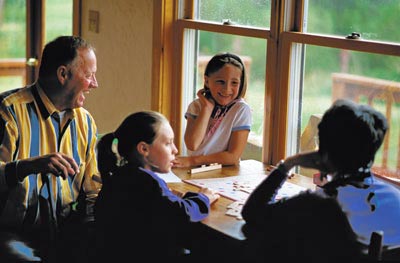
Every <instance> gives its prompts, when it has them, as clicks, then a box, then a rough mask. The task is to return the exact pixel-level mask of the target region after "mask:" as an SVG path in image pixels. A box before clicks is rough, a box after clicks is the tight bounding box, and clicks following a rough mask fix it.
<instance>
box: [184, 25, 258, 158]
mask: <svg viewBox="0 0 400 263" xmlns="http://www.w3.org/2000/svg"><path fill="white" fill-rule="evenodd" d="M192 31H193V30H192ZM193 32H194V31H193ZM198 33H199V34H198V36H199V37H198V39H199V41H198V43H199V44H198V47H197V48H196V50H195V53H196V54H197V55H195V56H196V58H197V59H196V61H194V62H193V63H194V64H193V66H189V67H191V68H194V69H195V70H193V75H194V77H193V78H191V79H192V80H191V81H193V82H192V83H194V84H190V83H188V82H187V81H185V83H188V84H185V85H187V86H194V87H195V88H194V89H193V88H191V87H187V86H186V87H184V96H185V97H186V98H187V99H186V100H185V101H186V103H184V104H185V105H183V110H184V112H185V111H186V109H187V106H188V103H190V102H191V101H192V100H193V99H194V98H195V97H196V93H197V91H198V90H199V89H201V88H203V85H204V83H203V79H204V69H205V67H206V65H207V63H208V61H209V60H210V59H211V57H212V56H213V55H215V54H217V53H220V52H230V53H234V54H236V55H238V56H239V57H240V58H241V59H242V60H243V63H244V64H245V67H246V72H247V76H248V80H247V81H248V82H247V84H248V85H247V92H246V98H245V100H246V101H247V103H249V105H250V107H251V108H252V110H253V125H252V128H251V132H250V136H249V142H251V144H249V145H248V146H249V147H248V149H247V151H246V153H245V154H244V155H243V159H257V160H261V145H262V134H263V132H262V131H263V118H264V116H263V115H264V90H265V65H266V43H265V40H263V39H258V38H249V37H241V36H234V35H227V34H219V33H212V32H206V31H199V32H198ZM184 68H188V67H186V66H184ZM184 75H186V74H184ZM187 79H188V78H186V80H187ZM184 123H185V126H186V121H184Z"/></svg>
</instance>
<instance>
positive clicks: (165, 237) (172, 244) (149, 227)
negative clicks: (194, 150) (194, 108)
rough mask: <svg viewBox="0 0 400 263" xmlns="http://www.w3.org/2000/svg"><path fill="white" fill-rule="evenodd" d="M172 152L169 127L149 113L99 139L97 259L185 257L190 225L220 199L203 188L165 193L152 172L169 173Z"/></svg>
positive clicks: (163, 184)
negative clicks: (99, 187) (179, 194)
mask: <svg viewBox="0 0 400 263" xmlns="http://www.w3.org/2000/svg"><path fill="white" fill-rule="evenodd" d="M177 152H178V150H177V148H176V146H175V144H174V132H173V130H172V128H171V126H170V124H169V122H168V121H167V119H166V118H165V117H164V116H163V115H162V114H160V113H158V112H154V111H140V112H136V113H133V114H131V115H129V116H128V117H126V118H125V120H124V121H123V122H122V123H121V125H120V126H119V127H118V128H117V129H116V130H115V131H114V132H112V133H108V134H105V135H104V136H102V137H101V138H100V140H99V142H98V145H97V159H98V168H99V171H100V174H101V178H102V182H103V187H102V190H101V191H100V193H99V196H98V200H97V202H96V205H95V218H96V224H97V225H96V226H97V231H98V234H99V238H98V243H97V245H98V246H99V249H97V251H98V259H100V260H106V262H128V261H127V260H130V259H132V260H133V259H146V261H147V262H157V261H158V260H163V261H165V262H170V260H174V261H178V262H179V261H180V260H184V259H185V258H186V257H187V254H186V253H184V251H187V250H185V249H186V248H190V240H191V239H193V237H192V236H191V233H192V232H191V231H192V229H193V225H195V224H196V223H197V222H199V221H201V220H203V219H204V218H206V217H207V216H208V213H209V211H210V204H211V203H213V202H214V201H216V200H217V199H218V198H219V195H218V194H215V193H214V192H213V191H212V190H211V189H208V188H202V189H200V191H199V193H195V192H187V193H186V194H184V195H183V196H182V197H180V196H178V195H176V194H174V193H173V192H172V191H171V190H170V189H169V188H168V186H167V184H166V182H165V181H164V180H163V179H161V178H160V177H159V176H158V175H157V173H168V172H170V171H171V167H172V165H173V160H174V159H175V155H176V154H177ZM160 262H161V261H160ZM171 262H173V261H171Z"/></svg>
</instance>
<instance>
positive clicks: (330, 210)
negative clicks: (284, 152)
mask: <svg viewBox="0 0 400 263" xmlns="http://www.w3.org/2000/svg"><path fill="white" fill-rule="evenodd" d="M387 129H388V123H387V120H386V118H385V116H384V115H383V114H382V113H380V112H378V111H377V110H375V109H374V108H372V107H370V106H368V105H362V104H357V103H355V102H352V101H350V100H344V99H340V100H337V101H335V102H334V103H333V105H332V106H331V107H330V108H329V109H328V110H327V111H326V112H325V113H324V115H323V117H322V120H321V122H320V123H319V125H318V136H319V148H318V150H315V151H311V152H304V153H299V154H296V155H293V156H290V157H288V158H286V159H285V160H282V161H281V162H280V163H279V165H278V166H277V168H276V169H274V170H273V171H272V172H271V174H270V175H269V176H268V177H267V178H266V179H265V180H264V181H263V182H262V183H261V184H260V185H258V187H257V188H256V189H255V190H254V191H253V192H252V193H251V195H250V196H249V198H248V199H247V201H246V203H245V204H244V206H243V210H242V216H243V218H244V220H245V221H246V224H245V225H244V227H243V232H244V234H245V235H246V237H247V243H248V247H250V249H249V251H253V252H254V251H258V252H261V250H262V252H261V253H259V256H260V257H261V258H262V257H263V256H266V257H267V258H274V257H275V258H280V259H283V258H286V259H296V260H299V259H300V258H303V259H304V258H305V259H306V261H307V262H312V261H318V260H321V262H322V261H323V262H326V261H330V262H340V261H341V260H346V259H349V258H352V257H356V256H362V255H360V254H359V253H358V252H360V251H361V249H362V248H365V247H366V246H367V245H368V244H369V242H370V237H371V234H372V232H373V231H383V233H384V239H383V245H384V246H392V245H398V244H400V225H399V224H398V222H400V190H399V189H398V188H396V187H395V186H393V185H392V184H390V183H388V182H386V181H383V180H382V179H379V178H377V177H376V176H375V175H374V174H373V173H372V172H371V167H372V165H373V163H374V160H375V154H376V152H377V151H378V149H379V148H380V146H381V144H382V142H383V140H384V137H385V134H386V131H387ZM295 166H302V167H306V168H313V169H317V170H319V171H320V174H321V181H325V182H326V183H325V184H323V185H322V186H321V187H318V189H317V190H316V191H310V190H308V191H305V192H303V193H300V194H298V195H296V196H293V197H290V198H287V199H282V200H279V201H277V202H275V200H274V197H275V195H276V193H277V191H278V190H279V188H280V187H281V185H282V184H283V182H285V181H286V180H287V179H288V177H289V176H288V174H289V171H290V170H291V169H292V168H293V167H295ZM333 219H334V220H333ZM260 241H261V242H260ZM262 242H264V243H262ZM272 247H279V249H269V248H272ZM253 252H252V253H253ZM249 254H251V253H249ZM253 254H255V253H253Z"/></svg>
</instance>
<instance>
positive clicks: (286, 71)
mask: <svg viewBox="0 0 400 263" xmlns="http://www.w3.org/2000/svg"><path fill="white" fill-rule="evenodd" d="M167 2H168V1H165V5H167ZM175 5H176V6H175ZM173 6H174V7H175V9H173V10H176V12H175V13H174V15H173V16H171V18H170V19H171V20H170V21H171V26H172V27H173V29H174V32H175V33H174V35H173V37H172V38H171V39H170V41H171V42H170V45H171V46H173V47H171V48H169V49H168V48H167V49H165V50H164V52H166V54H164V57H168V56H172V57H174V59H173V61H174V62H173V64H172V65H173V67H172V68H174V67H175V69H176V72H177V73H176V74H173V77H172V81H171V84H170V87H169V88H168V85H167V86H164V88H165V90H169V91H170V92H172V91H173V90H174V92H176V94H178V95H179V96H176V98H175V97H171V102H172V104H174V103H178V104H179V105H180V107H179V109H178V111H177V112H178V114H177V113H176V112H174V114H168V113H167V115H168V116H171V117H172V123H173V124H175V123H176V127H174V128H175V130H176V129H178V130H179V132H178V136H182V134H183V129H184V127H185V120H184V118H183V112H184V111H185V110H186V106H187V104H188V102H190V101H191V100H192V99H193V98H194V96H195V91H196V90H197V89H198V88H199V87H201V86H202V76H201V67H202V63H203V64H204V63H205V61H207V58H208V56H210V55H213V54H214V53H216V52H218V51H221V50H223V49H225V50H226V51H230V52H236V53H238V55H240V56H241V57H242V58H246V59H247V58H248V61H249V62H250V63H251V65H250V80H249V83H248V84H249V90H248V93H247V98H246V99H247V101H248V102H249V103H250V106H251V107H252V108H253V112H254V115H253V116H254V127H253V130H252V136H251V138H250V140H249V145H250V144H253V143H254V141H256V143H255V144H256V145H257V144H258V145H259V146H261V147H262V151H261V153H260V154H258V155H256V156H255V157H254V156H251V157H249V158H252V159H260V160H262V161H263V162H265V163H270V164H275V163H276V162H277V161H278V160H280V159H281V158H284V157H286V156H288V155H292V154H294V153H296V152H300V151H304V150H310V149H313V148H315V147H318V145H317V141H318V138H316V127H317V126H316V125H317V124H318V122H319V117H320V116H321V115H322V114H323V113H324V111H325V110H326V109H327V108H328V107H329V106H330V105H331V103H332V101H333V100H334V99H336V98H339V97H345V98H350V99H353V100H355V101H359V102H363V103H368V104H370V105H372V106H373V107H375V108H376V109H378V110H380V111H381V112H382V113H384V114H385V115H386V116H387V118H388V120H389V122H390V131H389V133H388V134H387V136H386V141H385V142H384V145H383V146H382V147H381V148H380V151H379V153H378V155H377V159H376V160H375V167H374V168H375V170H376V171H378V172H379V173H380V174H384V175H387V176H391V177H397V178H400V153H399V150H398V149H399V148H400V142H399V138H400V127H399V126H400V118H399V117H400V116H399V115H400V75H399V70H400V67H399V65H400V63H399V62H400V33H399V32H398V30H397V29H396V25H397V24H398V23H399V22H400V21H398V20H399V19H400V18H399V16H398V15H397V14H398V13H399V11H400V5H399V4H398V1H395V0H387V1H374V0H363V1H358V0H349V1H340V3H336V2H334V1H333V2H332V1H330V0H300V1H293V0H282V1H257V0H254V1H244V0H242V1H240V0H237V1H233V0H231V1H228V0H221V1H210V0H208V1H206V0H198V1H190V0H186V1H174V4H173ZM243 10H246V12H243ZM271 10H275V12H272V11H271ZM366 17H367V18H368V19H365V18H366ZM171 43H174V44H171ZM163 61H164V63H168V62H167V60H163ZM179 61H182V63H179ZM263 63H265V64H263ZM262 64H263V65H262ZM164 67H165V65H164ZM164 85H165V84H164ZM172 87H174V88H172ZM176 87H178V88H176ZM175 89H177V90H176V91H175ZM260 101H261V102H262V103H261V102H260ZM260 129H261V131H260ZM180 138H182V137H180ZM254 138H257V140H254ZM182 141H183V140H182ZM178 145H179V142H178ZM180 146H181V148H184V145H180ZM300 172H301V173H304V174H307V175H312V173H313V172H314V171H307V170H302V171H300Z"/></svg>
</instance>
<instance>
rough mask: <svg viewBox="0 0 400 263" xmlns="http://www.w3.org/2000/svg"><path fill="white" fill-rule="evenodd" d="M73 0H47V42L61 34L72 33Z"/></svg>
mask: <svg viewBox="0 0 400 263" xmlns="http://www.w3.org/2000/svg"><path fill="white" fill-rule="evenodd" d="M72 4H73V0H67V1H66V0H46V43H47V42H49V41H51V40H53V39H54V38H56V37H58V36H60V35H72V12H73V6H72Z"/></svg>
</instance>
